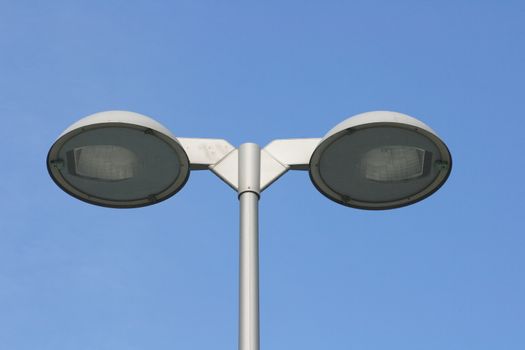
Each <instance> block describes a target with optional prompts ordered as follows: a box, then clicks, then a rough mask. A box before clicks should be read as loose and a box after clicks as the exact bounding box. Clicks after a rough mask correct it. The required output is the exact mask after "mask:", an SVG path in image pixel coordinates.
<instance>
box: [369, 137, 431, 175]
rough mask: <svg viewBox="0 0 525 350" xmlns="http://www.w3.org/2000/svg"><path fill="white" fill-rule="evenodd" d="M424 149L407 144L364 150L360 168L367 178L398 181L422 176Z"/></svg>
mask: <svg viewBox="0 0 525 350" xmlns="http://www.w3.org/2000/svg"><path fill="white" fill-rule="evenodd" d="M425 153H426V152H425V150H423V149H421V148H416V147H409V146H384V147H378V148H373V149H371V150H370V151H368V152H366V153H365V154H364V156H363V158H362V160H361V169H362V170H363V171H364V177H365V178H367V179H368V180H372V181H379V182H398V181H404V180H410V179H415V178H418V177H421V176H423V172H424V165H425Z"/></svg>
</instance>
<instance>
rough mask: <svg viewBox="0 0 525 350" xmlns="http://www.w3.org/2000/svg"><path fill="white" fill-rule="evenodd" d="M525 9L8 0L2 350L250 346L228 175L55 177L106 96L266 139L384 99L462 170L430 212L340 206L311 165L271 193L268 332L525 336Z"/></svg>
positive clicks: (457, 340) (358, 348)
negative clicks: (430, 134) (96, 189)
mask: <svg viewBox="0 0 525 350" xmlns="http://www.w3.org/2000/svg"><path fill="white" fill-rule="evenodd" d="M524 17H525V2H523V1H509V0H503V1H495V0H494V1H462V0H455V1H386V0H384V1H379V0H367V1H264V2H256V1H209V0H208V1H167V0H164V1H151V0H150V1H130V0H127V1H114V0H113V1H99V0H89V1H69V0H68V1H65V0H62V1H56V0H52V1H24V0H16V1H15V0H11V1H9V0H0V50H1V51H0V118H1V119H0V120H1V121H2V124H3V130H2V132H1V135H2V136H1V137H0V147H1V149H2V150H3V152H4V153H3V154H4V155H3V159H4V161H3V162H2V164H3V166H2V171H1V173H0V180H1V181H0V191H1V194H2V196H3V198H4V200H3V201H2V202H1V203H0V348H1V349H5V350H139V349H148V350H149V349H156V350H163V349H166V350H167V349H188V350H190V349H191V350H194V349H225V350H226V349H228V350H230V349H235V348H236V347H237V297H238V293H237V285H238V282H237V279H238V276H237V271H238V260H237V259H238V258H237V255H238V251H237V249H238V246H237V245H238V227H237V226H238V202H237V198H236V194H235V192H233V191H232V190H231V189H230V188H229V187H227V186H226V185H224V184H223V183H222V182H221V181H220V180H219V179H218V178H216V177H215V176H214V175H213V174H212V173H210V172H194V173H192V174H191V175H190V179H189V182H188V183H187V185H186V187H185V188H184V189H183V190H182V191H181V192H179V193H178V194H177V195H176V196H175V197H173V198H171V199H170V200H168V201H165V202H162V203H160V204H158V205H155V206H151V207H147V208H141V209H131V210H116V209H107V208H101V207H96V206H92V205H88V204H86V203H83V202H80V201H78V200H76V199H74V198H72V197H70V196H68V195H67V194H65V193H64V192H62V191H61V190H60V189H59V188H58V187H57V186H55V184H54V183H53V182H52V181H51V179H50V178H49V176H48V174H47V170H46V166H45V158H46V154H47V151H48V149H49V147H50V146H51V144H52V143H53V142H54V140H55V138H56V137H57V136H58V135H59V134H60V133H61V132H62V131H63V130H64V129H65V128H66V127H67V126H69V125H70V124H72V123H73V122H75V121H76V120H77V119H80V118H81V117H84V116H86V115H89V114H92V113H95V112H99V111H104V110H114V109H121V110H130V111H135V112H139V113H143V114H145V115H148V116H151V117H153V118H155V119H157V120H158V121H160V122H161V123H163V124H164V125H165V126H166V127H168V128H169V129H170V130H172V131H173V133H174V134H175V135H179V136H185V137H215V138H225V139H227V140H229V141H230V142H231V143H232V144H234V145H237V146H238V145H239V144H241V143H243V142H256V143H258V144H259V145H261V146H264V145H265V144H267V143H268V142H270V141H271V140H273V139H277V138H291V137H322V136H323V135H324V134H325V133H326V132H327V131H328V130H329V129H331V128H332V127H333V126H334V125H335V124H337V123H338V122H340V121H342V120H343V119H345V118H346V117H349V116H352V115H355V114H358V113H361V112H365V111H371V110H394V111H399V112H402V113H406V114H409V115H412V116H414V117H416V118H419V119H421V120H422V121H424V122H425V123H427V124H428V125H429V126H430V127H432V128H433V129H434V130H436V131H437V132H438V133H439V135H440V136H441V137H442V138H443V139H444V140H445V142H446V143H447V144H448V146H449V148H450V150H451V152H452V155H453V158H454V169H453V171H452V175H451V177H450V179H449V181H448V182H447V183H446V184H445V186H444V187H442V188H441V190H440V191H438V192H437V193H436V194H434V195H432V196H431V197H429V198H428V199H426V200H424V201H422V202H420V203H417V204H415V205H413V206H409V207H405V208H401V209H396V210H390V211H379V212H376V211H373V212H369V211H363V210H355V209H350V208H346V207H343V206H340V205H337V204H335V203H333V202H331V201H329V200H328V199H326V198H325V197H324V196H322V195H321V194H320V193H318V192H317V191H316V190H315V188H314V187H313V186H312V184H311V182H310V180H309V177H308V174H307V173H306V172H290V173H288V174H286V175H285V176H284V177H283V178H281V179H280V180H279V181H278V182H276V183H275V184H274V185H273V186H272V187H271V188H269V189H268V190H267V191H266V192H264V194H263V196H262V199H261V218H260V220H261V223H260V229H261V236H260V248H261V256H260V258H261V266H260V268H261V348H262V349H272V350H279V349H282V350H290V349H302V350H307V349H332V350H336V349H345V350H347V349H352V350H353V349H355V350H385V349H389V350H392V349H396V350H397V349H400V350H434V349H435V350H455V349H457V350H465V349H476V350H484V349H491V350H493V349H505V350H522V349H524V348H525V281H524V269H525V238H524V231H525V230H523V227H524V219H523V218H524V209H525V206H524V205H523V198H524V196H525V186H524V181H523V176H524V173H525V166H524V159H525V158H524V152H523V150H524V148H525V137H524V136H523V129H524V127H525V121H524V115H523V108H524V107H523V106H524V101H525V96H524V81H525V69H524V68H523V67H524V63H525V45H524V37H525V21H524V20H523V19H524Z"/></svg>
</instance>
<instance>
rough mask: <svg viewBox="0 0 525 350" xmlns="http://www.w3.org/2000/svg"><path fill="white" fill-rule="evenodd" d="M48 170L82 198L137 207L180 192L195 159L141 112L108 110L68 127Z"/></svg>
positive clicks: (53, 150) (54, 148)
mask: <svg viewBox="0 0 525 350" xmlns="http://www.w3.org/2000/svg"><path fill="white" fill-rule="evenodd" d="M47 169H48V171H49V174H50V175H51V178H52V179H53V180H54V181H55V183H56V184H57V185H58V186H59V187H60V188H62V189H63V190H64V191H65V192H67V193H69V194H70V195H72V196H74V197H76V198H78V199H81V200H83V201H85V202H88V203H91V204H95V205H100V206H104V207H112V208H134V207H142V206H146V205H150V204H155V203H157V202H160V201H163V200H165V199H167V198H169V197H171V196H172V195H174V194H175V193H177V192H178V191H179V190H180V189H181V188H182V187H183V186H184V184H185V183H186V181H187V180H188V176H189V161H188V157H187V155H186V152H185V151H184V149H183V148H182V146H181V145H180V143H179V142H178V141H177V139H176V138H175V136H174V135H173V134H171V132H170V131H169V130H168V129H166V128H165V127H164V126H163V125H161V124H160V123H158V122H156V121H155V120H153V119H151V118H149V117H146V116H144V115H141V114H138V113H133V112H127V111H107V112H101V113H96V114H93V115H90V116H88V117H85V118H83V119H81V120H79V121H77V122H76V123H74V124H73V125H71V126H70V127H69V128H67V129H66V130H65V131H64V132H63V133H62V134H61V135H60V137H59V138H58V139H57V140H56V141H55V143H54V144H53V145H52V146H51V149H50V150H49V153H48V156H47Z"/></svg>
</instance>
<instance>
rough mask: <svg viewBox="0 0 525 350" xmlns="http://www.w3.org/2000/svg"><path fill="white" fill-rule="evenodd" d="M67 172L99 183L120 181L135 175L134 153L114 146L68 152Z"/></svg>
mask: <svg viewBox="0 0 525 350" xmlns="http://www.w3.org/2000/svg"><path fill="white" fill-rule="evenodd" d="M68 164H69V171H70V172H71V173H72V174H74V175H77V176H80V177H85V178H89V179H94V180H100V181H122V180H127V179H130V178H132V177H134V176H135V175H136V172H137V168H138V160H137V156H136V155H135V153H133V152H131V151H130V150H128V149H126V148H124V147H120V146H115V145H94V146H85V147H79V148H75V149H73V150H71V151H69V152H68Z"/></svg>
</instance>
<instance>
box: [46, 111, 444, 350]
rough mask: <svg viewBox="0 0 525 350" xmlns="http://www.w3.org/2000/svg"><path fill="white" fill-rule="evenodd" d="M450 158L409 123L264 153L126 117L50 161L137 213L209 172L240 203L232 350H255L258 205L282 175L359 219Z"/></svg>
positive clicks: (394, 120) (64, 138)
mask: <svg viewBox="0 0 525 350" xmlns="http://www.w3.org/2000/svg"><path fill="white" fill-rule="evenodd" d="M451 167H452V158H451V155H450V152H449V151H448V148H447V146H446V145H445V143H444V142H443V141H441V139H440V138H439V137H438V136H437V134H436V133H435V132H434V131H433V130H432V129H430V128H429V127H428V126H427V125H425V124H423V123H422V122H420V121H418V120H417V119H414V118H412V117H409V116H407V115H404V114H401V113H396V112H388V111H376V112H368V113H363V114H359V115H357V116H354V117H351V118H348V119H346V120H345V121H343V122H341V123H340V124H338V125H337V126H335V127H334V128H333V129H332V130H330V131H329V132H328V133H327V134H326V136H325V137H324V138H322V139H320V138H309V139H307V138H305V139H284V140H275V141H272V142H271V143H270V144H268V145H267V146H266V147H264V148H263V149H260V148H259V146H258V145H256V144H253V143H245V144H242V145H241V146H240V147H239V148H235V147H234V146H232V145H231V144H230V143H228V142H227V141H225V140H222V139H200V138H180V137H175V136H174V135H173V134H172V133H171V132H170V131H169V130H168V129H166V128H165V127H164V126H162V125H161V124H159V123H158V122H156V121H155V120H153V119H151V118H149V117H146V116H143V115H140V114H137V113H132V112H126V111H108V112H101V113H97V114H93V115H90V116H88V117H86V118H83V119H81V120H79V121H78V122H76V123H74V124H73V125H71V126H70V127H69V128H67V129H66V130H65V131H64V132H63V133H62V134H61V135H60V136H59V138H58V139H57V141H55V143H54V144H53V145H52V147H51V149H50V150H49V153H48V156H47V168H48V171H49V174H50V175H51V178H52V179H53V180H54V181H55V183H56V184H57V185H58V186H59V187H61V188H62V189H63V190H64V191H65V192H67V193H69V194H70V195H72V196H74V197H76V198H78V199H80V200H83V201H85V202H88V203H91V204H95V205H100V206H105V207H112V208H135V207H142V206H147V205H151V204H155V203H157V202H160V201H163V200H165V199H167V198H169V197H171V196H172V195H174V194H175V193H177V192H178V191H179V190H180V189H181V188H182V187H183V186H184V185H185V183H186V181H187V180H188V177H189V174H190V171H198V170H208V169H209V170H211V171H212V172H213V173H214V174H216V175H217V176H218V177H220V178H221V179H222V180H223V181H224V182H226V183H227V184H228V185H230V186H231V187H232V188H233V189H234V190H236V191H237V193H238V197H239V203H240V263H239V270H240V271H239V280H240V281H239V350H259V258H258V254H259V247H258V202H259V198H260V194H261V192H262V191H263V190H264V189H266V188H267V187H268V186H269V185H270V184H272V183H273V182H274V181H275V180H277V179H278V178H279V177H280V176H282V175H283V174H284V173H286V172H287V171H288V170H302V171H309V173H310V178H311V180H312V182H313V184H314V186H315V187H316V188H317V189H318V190H319V191H320V192H321V193H322V194H323V195H325V196H326V197H328V198H329V199H331V200H333V201H335V202H338V203H340V204H343V205H346V206H350V207H355V208H361V209H375V210H377V209H391V208H397V207H402V206H406V205H410V204H412V203H415V202H417V201H420V200H422V199H424V198H426V197H428V196H429V195H431V194H432V193H434V192H435V191H437V190H438V189H439V187H441V185H443V183H444V182H445V181H446V179H447V178H448V176H449V174H450V171H451Z"/></svg>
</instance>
